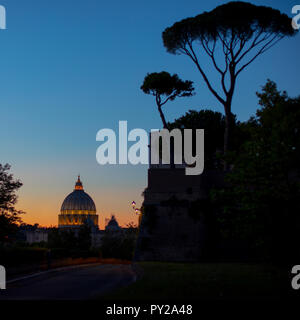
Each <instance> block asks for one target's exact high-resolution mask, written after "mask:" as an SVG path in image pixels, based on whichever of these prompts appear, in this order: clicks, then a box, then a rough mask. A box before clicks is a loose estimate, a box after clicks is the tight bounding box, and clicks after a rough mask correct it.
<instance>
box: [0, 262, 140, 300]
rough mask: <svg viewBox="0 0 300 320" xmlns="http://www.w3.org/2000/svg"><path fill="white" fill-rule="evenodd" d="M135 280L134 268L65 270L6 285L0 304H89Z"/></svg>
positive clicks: (80, 267)
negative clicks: (51, 301)
mask: <svg viewBox="0 0 300 320" xmlns="http://www.w3.org/2000/svg"><path fill="white" fill-rule="evenodd" d="M135 279H136V277H135V273H134V272H133V270H132V267H131V265H108V264H107V265H100V264H97V265H95V264H93V265H88V266H86V265H85V266H77V267H75V268H74V267H71V268H63V269H60V270H56V271H55V270H53V271H50V272H46V273H42V274H40V275H37V276H34V277H30V278H25V279H22V280H19V281H16V282H12V283H7V289H6V290H0V300H87V299H94V298H96V297H98V298H99V296H100V295H102V294H105V293H106V292H109V291H111V290H112V289H115V288H118V287H121V286H126V285H128V284H130V283H132V282H134V281H135Z"/></svg>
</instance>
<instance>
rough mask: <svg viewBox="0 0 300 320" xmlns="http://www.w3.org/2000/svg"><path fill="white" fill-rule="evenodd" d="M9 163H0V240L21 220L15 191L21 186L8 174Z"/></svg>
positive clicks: (13, 229) (12, 230)
mask: <svg viewBox="0 0 300 320" xmlns="http://www.w3.org/2000/svg"><path fill="white" fill-rule="evenodd" d="M9 170H10V165H9V164H5V165H2V164H0V241H3V240H4V239H5V238H6V237H7V236H8V235H9V234H11V233H13V232H14V231H16V226H17V223H18V222H20V221H21V219H20V214H21V213H23V212H22V211H19V210H16V208H15V204H16V203H17V199H18V197H17V195H16V191H17V190H18V189H19V188H20V187H21V186H22V183H21V182H20V181H19V180H15V179H14V177H13V175H12V174H9V172H8V171H9Z"/></svg>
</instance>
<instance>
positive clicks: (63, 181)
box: [0, 0, 300, 228]
mask: <svg viewBox="0 0 300 320" xmlns="http://www.w3.org/2000/svg"><path fill="white" fill-rule="evenodd" d="M224 2H225V1H199V0H198V1H196V0H184V1H180V0H177V1H174V0H165V1H162V0H153V1H143V0H139V1H138V0H134V1H130V0H128V1H122V0H119V1H115V0H111V1H101V0H85V1H71V0H51V1H50V0H43V1H40V0H26V1H20V0H7V1H5V0H0V4H1V5H4V6H5V7H6V10H7V30H0V42H1V52H0V55H1V59H0V70H1V77H0V110H1V126H0V163H2V164H4V163H7V162H8V163H9V164H11V165H12V172H13V173H14V175H15V177H17V178H19V179H20V180H21V181H22V182H23V183H24V185H23V187H22V188H21V189H20V191H19V193H18V194H19V202H18V208H19V209H22V210H24V211H26V212H27V214H26V215H25V216H24V217H23V220H24V221H25V222H27V223H39V224H40V225H44V226H46V225H57V216H58V214H59V211H60V206H61V204H62V201H63V200H64V198H65V197H66V196H67V195H68V194H69V193H70V192H72V190H73V188H74V184H75V181H76V179H77V175H78V174H80V175H81V179H82V182H83V186H84V189H85V191H86V192H87V193H88V194H89V195H90V196H91V197H92V198H93V199H94V201H95V203H96V207H97V212H98V214H99V221H100V227H101V228H103V227H104V221H105V218H108V217H110V215H111V214H115V215H116V217H117V219H118V221H119V222H120V224H121V225H125V224H126V223H128V222H130V221H134V222H136V221H137V217H136V216H135V214H134V212H133V210H132V208H131V206H130V203H131V201H132V200H135V201H136V202H137V205H141V203H142V197H141V193H142V192H143V190H144V188H145V187H146V185H147V166H145V165H144V166H142V165H140V166H132V165H123V166H121V165H116V166H100V165H99V164H97V162H96V150H97V147H98V146H99V142H96V133H97V132H98V130H100V129H102V128H112V129H115V130H116V133H117V127H118V121H119V120H127V121H128V129H129V130H130V129H133V128H143V129H145V130H147V131H149V130H150V129H151V128H159V127H161V121H160V118H159V114H158V112H157V111H156V109H155V105H154V100H153V99H152V97H150V96H146V95H144V94H143V92H142V91H141V90H140V86H141V83H142V81H143V78H144V76H145V75H146V74H147V72H155V71H162V70H165V71H168V72H170V73H178V75H179V76H180V77H181V78H183V79H189V80H192V81H194V82H195V88H196V95H195V96H194V97H192V98H186V99H179V100H178V101H176V102H171V103H170V104H168V105H166V108H165V115H166V118H167V120H169V121H170V120H173V119H174V118H176V117H179V116H181V115H182V114H184V113H185V112H186V111H188V110H189V109H196V110H200V109H203V108H210V109H213V110H217V111H221V112H223V110H222V108H221V106H220V105H219V104H218V103H217V101H216V100H215V99H214V98H213V97H212V95H211V94H210V92H209V91H208V89H207V88H206V87H205V85H204V84H203V82H202V80H201V78H200V74H199V73H198V72H197V70H196V69H195V67H194V65H193V64H192V62H191V61H190V60H188V58H187V57H184V56H175V55H171V54H169V53H167V52H166V50H165V49H164V47H163V44H162V39H161V33H162V31H164V29H165V28H166V27H168V26H171V25H172V24H173V23H174V22H176V21H178V20H181V19H183V18H186V17H189V16H194V15H196V14H199V13H201V12H203V11H208V10H211V9H213V8H214V7H216V6H217V5H219V4H221V3H224ZM250 2H251V3H254V4H260V5H267V6H272V7H273V8H277V9H279V10H281V11H282V12H284V13H287V14H288V15H290V16H291V9H292V7H293V6H294V5H295V4H297V1H296V2H295V1H285V0H281V1H278V0H277V1H270V0H264V1H250ZM299 53H300V38H299V36H296V37H295V38H292V39H285V40H283V41H281V42H280V43H279V44H278V45H276V46H275V47H274V48H273V49H271V50H270V51H269V52H267V53H265V54H264V55H263V56H261V57H260V58H259V59H258V60H257V61H256V62H254V63H253V64H252V65H251V66H250V67H249V68H248V69H247V70H246V71H245V72H244V73H242V74H241V76H240V78H239V79H238V83H237V90H236V94H235V97H234V102H233V112H234V113H236V114H237V117H238V119H239V120H247V119H248V118H249V116H250V115H253V114H254V112H255V110H256V109H257V98H256V95H255V92H256V91H258V90H260V87H261V86H262V85H263V84H264V83H265V82H266V80H267V78H270V79H271V80H274V81H275V82H276V83H277V84H278V87H279V89H282V90H287V91H288V94H290V95H291V96H293V95H298V94H299V93H300V90H299V89H300V88H299V75H298V73H297V72H298V71H299V70H300V59H299ZM202 61H203V63H204V65H205V66H207V68H209V64H208V60H206V58H205V57H203V60H202ZM209 75H210V77H211V79H216V74H215V73H214V72H213V71H212V72H210V73H209Z"/></svg>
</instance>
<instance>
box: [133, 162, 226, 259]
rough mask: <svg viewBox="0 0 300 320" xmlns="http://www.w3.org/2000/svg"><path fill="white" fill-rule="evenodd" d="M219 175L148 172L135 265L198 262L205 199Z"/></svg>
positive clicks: (201, 251)
mask: <svg viewBox="0 0 300 320" xmlns="http://www.w3.org/2000/svg"><path fill="white" fill-rule="evenodd" d="M222 184H223V173H220V172H216V171H206V172H204V173H203V174H202V175H199V176H187V175H185V170H184V168H182V169H179V168H177V169H161V168H151V169H149V170H148V186H147V188H146V190H145V192H144V203H143V208H144V210H143V216H142V220H141V225H140V232H139V236H138V241H137V248H136V253H135V260H137V261H199V260H201V259H202V257H203V256H204V251H205V248H206V241H207V239H208V234H207V216H208V215H209V214H210V213H209V212H208V211H209V208H207V201H208V195H209V191H210V190H211V188H213V187H215V186H220V185H222Z"/></svg>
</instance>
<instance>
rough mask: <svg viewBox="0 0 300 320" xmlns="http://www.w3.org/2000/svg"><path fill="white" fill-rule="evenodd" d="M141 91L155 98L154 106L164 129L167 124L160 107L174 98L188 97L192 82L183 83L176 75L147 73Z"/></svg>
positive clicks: (164, 72) (191, 92)
mask: <svg viewBox="0 0 300 320" xmlns="http://www.w3.org/2000/svg"><path fill="white" fill-rule="evenodd" d="M141 89H142V90H143V92H144V93H146V94H151V95H153V96H155V101H156V105H157V108H158V111H159V114H160V117H161V120H162V123H163V126H164V128H165V129H167V128H168V124H167V121H166V119H165V116H164V113H163V111H162V106H163V105H164V104H166V103H167V102H168V101H169V100H170V101H173V100H174V99H175V98H176V97H190V96H192V95H193V91H194V88H193V82H192V81H188V80H186V81H183V80H181V79H180V78H179V77H178V75H177V74H173V75H170V74H169V73H168V72H166V71H162V72H159V73H157V72H154V73H148V74H147V75H146V77H145V79H144V82H143V84H142V86H141Z"/></svg>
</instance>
